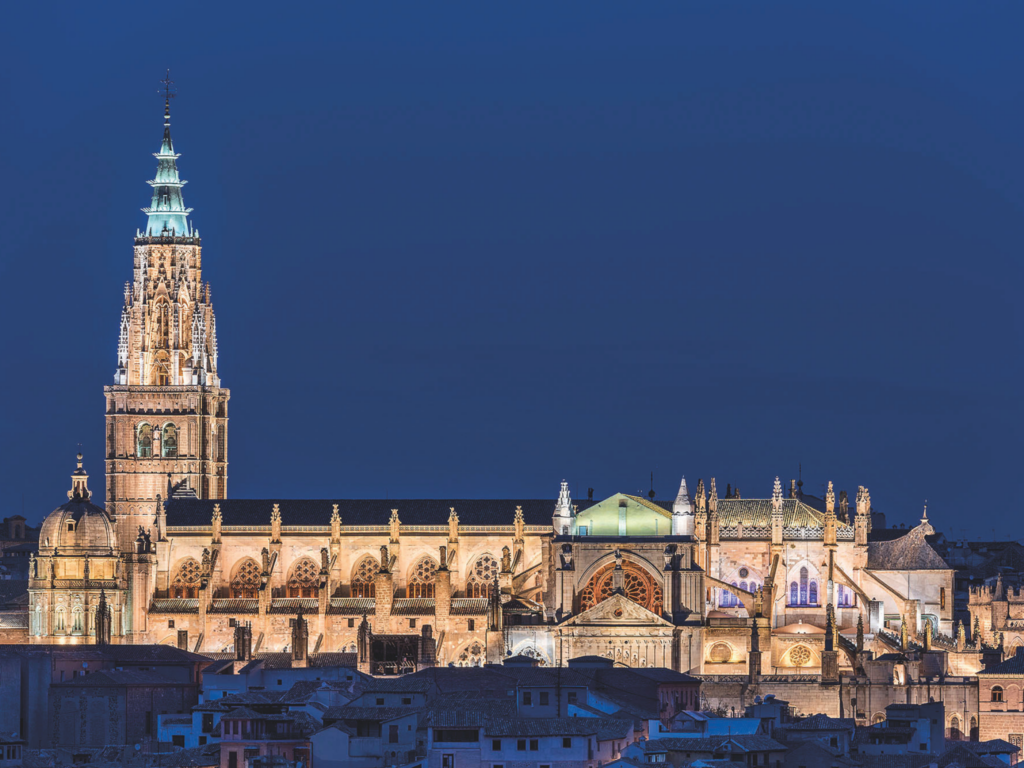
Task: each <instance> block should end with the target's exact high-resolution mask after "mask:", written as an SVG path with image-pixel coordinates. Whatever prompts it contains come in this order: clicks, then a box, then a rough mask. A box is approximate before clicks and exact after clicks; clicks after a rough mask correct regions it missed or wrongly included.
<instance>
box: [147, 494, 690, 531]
mask: <svg viewBox="0 0 1024 768" xmlns="http://www.w3.org/2000/svg"><path fill="white" fill-rule="evenodd" d="M215 503H216V504H220V511H221V515H222V516H223V517H222V525H224V526H233V525H266V526H267V527H269V526H270V512H271V510H272V509H273V507H274V505H275V504H279V505H280V509H281V524H282V525H284V526H286V527H287V526H289V525H321V526H324V527H328V526H330V524H331V511H332V509H333V507H334V505H335V504H337V505H338V513H339V514H340V515H341V522H342V525H380V526H386V525H387V524H388V520H390V518H391V510H392V509H397V510H398V514H399V517H401V518H402V519H404V520H407V521H410V522H409V523H407V524H415V525H447V524H448V514H449V510H450V509H451V508H452V507H455V514H457V515H458V516H459V524H460V525H500V526H508V527H511V526H512V519H513V517H514V515H515V513H516V507H522V508H523V518H524V520H525V521H526V524H527V525H543V526H548V527H550V525H551V516H552V514H554V511H555V497H554V496H552V497H551V498H550V499H217V500H213V499H177V498H170V499H168V500H167V502H166V504H165V506H166V510H167V525H168V526H170V527H175V526H183V527H190V528H191V527H200V526H209V525H210V521H211V519H212V518H213V505H214V504H215ZM573 503H574V504H576V505H578V507H579V509H580V511H583V510H585V509H588V508H589V507H591V506H593V505H594V504H595V502H594V501H587V500H575V501H574V502H573ZM669 508H670V509H671V502H670V506H669ZM413 520H415V521H416V522H415V523H411V521H413Z"/></svg>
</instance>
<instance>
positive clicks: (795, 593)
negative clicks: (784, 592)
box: [789, 581, 800, 605]
mask: <svg viewBox="0 0 1024 768" xmlns="http://www.w3.org/2000/svg"><path fill="white" fill-rule="evenodd" d="M789 604H790V605H800V585H799V584H797V583H796V582H795V581H793V582H790V585H789Z"/></svg>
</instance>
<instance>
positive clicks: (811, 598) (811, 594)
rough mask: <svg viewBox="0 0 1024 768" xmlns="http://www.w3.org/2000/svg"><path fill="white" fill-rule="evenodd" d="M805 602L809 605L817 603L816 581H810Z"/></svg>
mask: <svg viewBox="0 0 1024 768" xmlns="http://www.w3.org/2000/svg"><path fill="white" fill-rule="evenodd" d="M807 602H808V604H809V605H817V604H818V582H816V581H812V582H811V586H810V587H809V588H808V590H807Z"/></svg>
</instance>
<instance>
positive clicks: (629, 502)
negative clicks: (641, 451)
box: [572, 493, 672, 536]
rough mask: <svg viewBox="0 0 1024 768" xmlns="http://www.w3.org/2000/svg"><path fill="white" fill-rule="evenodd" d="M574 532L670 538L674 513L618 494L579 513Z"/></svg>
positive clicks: (638, 499) (632, 497) (623, 494)
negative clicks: (667, 536) (668, 536)
mask: <svg viewBox="0 0 1024 768" xmlns="http://www.w3.org/2000/svg"><path fill="white" fill-rule="evenodd" d="M584 531H585V534H584ZM572 532H573V534H574V535H580V536H582V535H587V536H666V535H668V534H671V533H672V513H671V512H669V511H668V510H666V509H662V508H661V507H659V506H658V505H657V504H655V503H654V502H651V501H648V500H647V499H645V498H643V497H642V496H630V495H628V494H625V493H617V494H615V495H614V496H611V497H609V498H607V499H605V500H604V501H601V502H598V503H597V504H594V505H593V506H591V507H589V508H587V509H584V510H581V511H579V512H578V513H577V514H576V517H575V518H574V519H573V525H572Z"/></svg>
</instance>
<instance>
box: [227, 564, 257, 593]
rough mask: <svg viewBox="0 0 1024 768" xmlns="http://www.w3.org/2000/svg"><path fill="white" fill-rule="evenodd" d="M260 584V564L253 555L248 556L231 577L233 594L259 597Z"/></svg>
mask: <svg viewBox="0 0 1024 768" xmlns="http://www.w3.org/2000/svg"><path fill="white" fill-rule="evenodd" d="M260 584H261V579H260V566H259V564H258V563H257V562H256V561H255V560H253V559H252V558H251V557H247V558H245V560H243V561H242V562H241V563H239V564H238V566H237V567H236V568H235V576H234V578H233V579H231V596H232V597H259V590H260Z"/></svg>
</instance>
